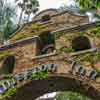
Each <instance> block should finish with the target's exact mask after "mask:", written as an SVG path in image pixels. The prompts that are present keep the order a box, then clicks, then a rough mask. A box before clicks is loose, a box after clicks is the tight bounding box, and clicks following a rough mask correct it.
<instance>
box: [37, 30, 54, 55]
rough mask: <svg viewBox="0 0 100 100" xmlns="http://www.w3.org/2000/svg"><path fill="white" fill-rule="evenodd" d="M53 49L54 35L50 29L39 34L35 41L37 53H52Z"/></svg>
mask: <svg viewBox="0 0 100 100" xmlns="http://www.w3.org/2000/svg"><path fill="white" fill-rule="evenodd" d="M54 49H55V37H54V35H53V34H52V33H51V32H50V31H45V32H43V33H41V34H40V35H39V38H38V41H37V55H42V54H47V53H52V52H53V51H54Z"/></svg>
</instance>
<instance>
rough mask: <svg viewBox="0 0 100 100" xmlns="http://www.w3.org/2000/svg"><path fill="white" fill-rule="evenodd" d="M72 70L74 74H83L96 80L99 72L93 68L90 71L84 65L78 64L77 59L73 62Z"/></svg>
mask: <svg viewBox="0 0 100 100" xmlns="http://www.w3.org/2000/svg"><path fill="white" fill-rule="evenodd" d="M71 71H72V74H73V75H76V74H79V75H81V76H87V77H89V78H90V79H92V80H96V77H97V72H96V70H94V69H92V70H91V71H90V73H89V72H88V71H87V70H86V69H85V67H84V66H82V65H80V64H77V62H76V61H73V62H72V65H71Z"/></svg>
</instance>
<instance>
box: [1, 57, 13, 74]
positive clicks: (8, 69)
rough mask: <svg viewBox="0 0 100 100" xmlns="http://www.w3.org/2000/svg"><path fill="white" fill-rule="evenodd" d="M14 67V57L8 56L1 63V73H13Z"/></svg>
mask: <svg viewBox="0 0 100 100" xmlns="http://www.w3.org/2000/svg"><path fill="white" fill-rule="evenodd" d="M14 66H15V57H14V56H8V57H7V58H6V59H5V60H4V62H3V65H2V69H1V72H2V73H3V74H10V73H13V70H14Z"/></svg>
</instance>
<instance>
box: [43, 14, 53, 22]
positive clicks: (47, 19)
mask: <svg viewBox="0 0 100 100" xmlns="http://www.w3.org/2000/svg"><path fill="white" fill-rule="evenodd" d="M50 19H51V17H50V15H44V16H42V19H41V22H46V21H49V20H50Z"/></svg>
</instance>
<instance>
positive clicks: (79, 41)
mask: <svg viewBox="0 0 100 100" xmlns="http://www.w3.org/2000/svg"><path fill="white" fill-rule="evenodd" d="M90 48H91V44H90V41H89V39H88V38H87V37H86V36H78V37H76V38H75V39H73V40H72V49H74V50H75V51H81V50H86V49H90Z"/></svg>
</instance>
